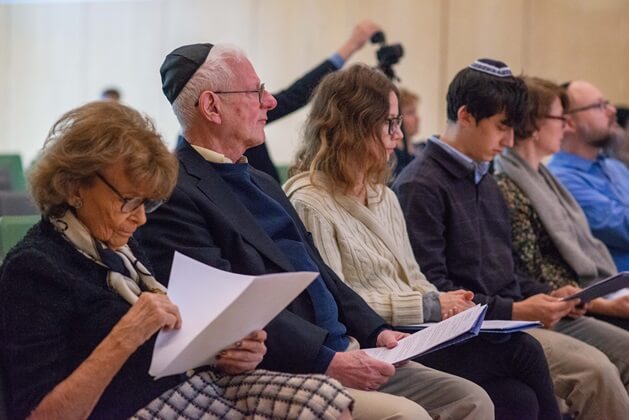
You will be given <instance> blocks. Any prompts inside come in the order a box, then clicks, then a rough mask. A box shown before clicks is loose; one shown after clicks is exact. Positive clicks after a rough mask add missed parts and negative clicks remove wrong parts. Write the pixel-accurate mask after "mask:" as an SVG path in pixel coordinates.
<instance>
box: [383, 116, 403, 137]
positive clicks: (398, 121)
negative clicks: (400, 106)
mask: <svg viewBox="0 0 629 420" xmlns="http://www.w3.org/2000/svg"><path fill="white" fill-rule="evenodd" d="M403 120H404V116H403V115H398V116H397V117H389V118H387V119H386V120H385V121H386V122H387V123H389V129H388V133H389V135H390V136H392V135H393V134H394V133H395V130H396V129H397V128H400V127H401V126H402V121H403Z"/></svg>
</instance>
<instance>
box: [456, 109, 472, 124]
mask: <svg viewBox="0 0 629 420" xmlns="http://www.w3.org/2000/svg"><path fill="white" fill-rule="evenodd" d="M456 117H457V122H458V123H459V124H460V125H461V126H462V127H471V126H473V125H476V118H474V116H473V115H472V114H470V113H469V111H468V110H467V105H461V107H459V109H458V110H457V111H456Z"/></svg>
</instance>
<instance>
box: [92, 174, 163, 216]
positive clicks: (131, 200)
mask: <svg viewBox="0 0 629 420" xmlns="http://www.w3.org/2000/svg"><path fill="white" fill-rule="evenodd" d="M96 176H97V177H98V179H100V180H101V181H103V183H104V184H105V185H107V186H108V187H109V189H110V190H112V191H113V192H114V193H115V194H116V195H117V196H118V198H119V199H120V200H121V201H122V206H120V211H121V212H122V213H132V212H134V211H135V210H136V209H137V208H138V207H140V206H141V205H144V212H145V213H151V212H154V211H155V210H157V208H158V207H159V206H161V205H162V204H164V200H149V199H147V198H142V197H125V196H123V195H122V194H120V192H119V191H118V190H117V189H116V187H114V186H113V185H111V184H110V183H109V181H107V180H106V179H105V177H103V176H102V175H101V174H99V173H98V172H97V173H96Z"/></svg>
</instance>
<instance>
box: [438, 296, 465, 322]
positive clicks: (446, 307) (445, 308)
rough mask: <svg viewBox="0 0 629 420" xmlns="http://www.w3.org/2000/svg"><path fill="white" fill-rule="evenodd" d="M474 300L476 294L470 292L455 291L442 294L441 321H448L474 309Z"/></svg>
mask: <svg viewBox="0 0 629 420" xmlns="http://www.w3.org/2000/svg"><path fill="white" fill-rule="evenodd" d="M473 298H474V293H472V292H470V291H469V290H454V291H452V292H446V293H440V294H439V303H441V320H444V319H448V318H450V317H451V316H453V315H456V314H458V313H459V312H463V311H464V310H466V309H469V308H472V307H474V302H472V299H473Z"/></svg>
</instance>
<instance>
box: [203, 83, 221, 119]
mask: <svg viewBox="0 0 629 420" xmlns="http://www.w3.org/2000/svg"><path fill="white" fill-rule="evenodd" d="M198 108H199V113H200V114H201V116H203V118H204V119H205V120H207V121H209V122H213V123H215V124H220V123H221V112H220V111H221V103H220V101H218V97H217V96H216V94H215V93H214V92H212V91H210V90H205V91H203V92H202V93H201V95H200V96H199V106H198Z"/></svg>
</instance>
